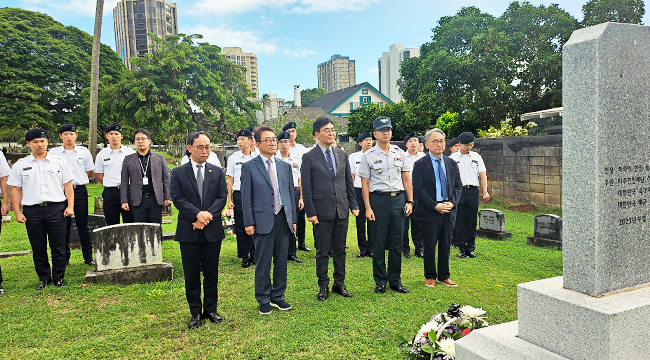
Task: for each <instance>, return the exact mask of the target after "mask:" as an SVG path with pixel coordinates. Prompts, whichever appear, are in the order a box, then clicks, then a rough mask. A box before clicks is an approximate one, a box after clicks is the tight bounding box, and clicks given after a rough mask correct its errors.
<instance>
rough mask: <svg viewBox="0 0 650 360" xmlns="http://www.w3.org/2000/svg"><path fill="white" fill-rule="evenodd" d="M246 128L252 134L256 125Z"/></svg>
mask: <svg viewBox="0 0 650 360" xmlns="http://www.w3.org/2000/svg"><path fill="white" fill-rule="evenodd" d="M246 130H248V131H250V132H251V134H252V133H254V132H255V127H254V126H249V127H247V128H246Z"/></svg>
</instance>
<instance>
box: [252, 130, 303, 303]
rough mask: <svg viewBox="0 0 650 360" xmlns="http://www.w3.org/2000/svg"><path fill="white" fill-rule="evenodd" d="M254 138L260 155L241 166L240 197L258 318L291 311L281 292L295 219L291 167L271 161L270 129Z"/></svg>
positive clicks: (273, 140)
mask: <svg viewBox="0 0 650 360" xmlns="http://www.w3.org/2000/svg"><path fill="white" fill-rule="evenodd" d="M254 136H255V142H256V143H257V148H258V149H259V151H260V155H259V156H257V157H255V158H254V159H252V160H249V161H247V162H245V163H244V164H242V173H241V197H242V207H243V210H244V225H245V229H246V233H247V234H248V235H252V236H253V242H254V243H255V299H257V302H258V303H259V304H260V308H259V312H260V314H262V315H266V314H270V313H271V306H273V307H276V308H278V309H280V310H289V309H291V305H289V304H288V303H287V302H286V301H285V299H284V291H285V290H286V288H287V255H288V253H289V235H290V233H291V232H292V231H293V232H294V233H295V231H296V222H297V220H298V216H297V209H295V206H294V204H295V203H296V200H295V196H296V191H295V190H294V189H295V186H294V184H293V176H292V174H291V165H289V164H288V163H286V162H284V161H277V159H276V158H275V152H276V151H277V139H276V138H275V134H274V133H273V129H272V128H270V127H268V126H260V127H258V128H257V129H255V135H254ZM271 261H273V285H271Z"/></svg>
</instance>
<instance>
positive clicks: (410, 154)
mask: <svg viewBox="0 0 650 360" xmlns="http://www.w3.org/2000/svg"><path fill="white" fill-rule="evenodd" d="M404 146H406V158H405V160H406V162H407V163H408V164H409V167H410V168H411V171H409V176H410V177H411V178H412V175H413V164H415V161H417V160H418V159H420V158H421V157H424V155H425V154H424V153H423V152H421V151H419V150H418V149H419V147H420V138H419V137H418V136H416V135H415V133H410V134H408V135H406V137H405V138H404ZM412 218H413V217H412V216H411V215H409V216H407V217H406V218H405V219H404V237H403V238H402V253H403V254H404V257H405V258H407V259H408V258H410V257H411V247H410V246H409V223H411V219H412ZM411 238H412V239H413V248H414V250H415V256H417V257H419V258H424V237H423V234H422V229H421V228H420V227H419V226H418V224H417V223H416V222H414V223H413V226H412V227H411Z"/></svg>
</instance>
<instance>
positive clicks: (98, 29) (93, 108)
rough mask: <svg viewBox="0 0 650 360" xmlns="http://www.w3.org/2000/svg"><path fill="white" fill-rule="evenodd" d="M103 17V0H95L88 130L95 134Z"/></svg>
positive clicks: (93, 143)
mask: <svg viewBox="0 0 650 360" xmlns="http://www.w3.org/2000/svg"><path fill="white" fill-rule="evenodd" d="M103 17H104V0H97V6H96V7H95V30H94V33H93V52H92V60H91V65H90V111H89V112H90V114H89V124H88V132H89V134H97V102H98V101H99V55H100V52H101V38H102V18H103ZM96 151H97V136H91V137H90V153H91V154H92V155H93V158H94V157H95V155H96V154H95V152H96Z"/></svg>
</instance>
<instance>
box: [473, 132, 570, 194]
mask: <svg viewBox="0 0 650 360" xmlns="http://www.w3.org/2000/svg"><path fill="white" fill-rule="evenodd" d="M474 144H475V145H474V151H476V152H478V153H479V154H481V156H482V157H483V160H484V161H485V167H486V168H487V177H488V191H489V193H490V195H491V196H492V197H496V198H499V199H503V200H506V201H510V202H515V203H531V204H540V205H549V206H553V207H561V206H562V135H547V136H526V137H507V138H498V139H476V140H475V142H474Z"/></svg>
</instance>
